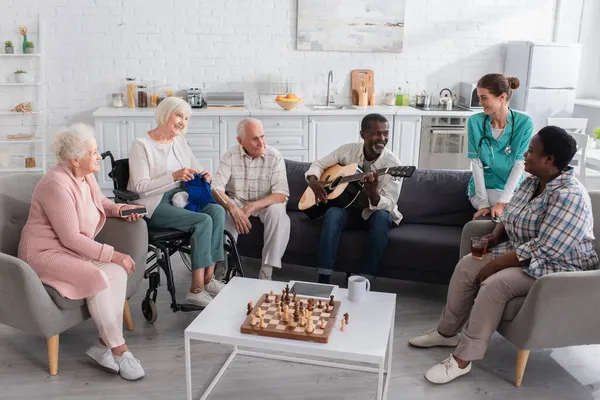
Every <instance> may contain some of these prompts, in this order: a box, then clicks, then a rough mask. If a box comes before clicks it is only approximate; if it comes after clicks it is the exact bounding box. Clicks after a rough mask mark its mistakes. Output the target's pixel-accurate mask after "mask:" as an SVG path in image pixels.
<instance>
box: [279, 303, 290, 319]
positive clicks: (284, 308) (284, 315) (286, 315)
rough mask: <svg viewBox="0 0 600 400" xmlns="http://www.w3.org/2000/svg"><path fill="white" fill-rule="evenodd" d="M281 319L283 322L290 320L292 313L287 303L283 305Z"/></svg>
mask: <svg viewBox="0 0 600 400" xmlns="http://www.w3.org/2000/svg"><path fill="white" fill-rule="evenodd" d="M281 320H282V321H283V322H290V313H289V311H288V306H287V304H284V305H283V316H282V317H281Z"/></svg>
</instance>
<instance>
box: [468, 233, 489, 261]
mask: <svg viewBox="0 0 600 400" xmlns="http://www.w3.org/2000/svg"><path fill="white" fill-rule="evenodd" d="M487 245H488V241H487V239H485V238H481V237H472V238H471V255H472V256H473V258H476V259H478V260H481V259H482V258H483V255H484V254H485V250H486V248H487Z"/></svg>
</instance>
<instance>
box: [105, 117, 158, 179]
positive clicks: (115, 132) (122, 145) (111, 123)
mask: <svg viewBox="0 0 600 400" xmlns="http://www.w3.org/2000/svg"><path fill="white" fill-rule="evenodd" d="M155 126H156V123H155V122H154V119H149V118H144V117H140V118H127V119H124V118H119V117H108V118H97V119H96V123H95V128H96V135H97V137H96V139H97V142H98V151H99V152H100V153H102V152H104V151H107V150H110V152H111V153H112V155H113V157H114V158H115V160H120V159H122V158H127V157H129V150H130V149H131V143H132V142H133V139H135V138H136V137H144V136H145V135H146V133H147V132H148V131H150V130H152V129H154V127H155ZM109 172H110V159H109V158H107V159H105V160H104V161H102V162H101V164H100V172H99V173H98V177H97V178H98V184H99V185H100V187H101V188H112V187H113V183H112V180H111V179H110V178H109V177H108V173H109Z"/></svg>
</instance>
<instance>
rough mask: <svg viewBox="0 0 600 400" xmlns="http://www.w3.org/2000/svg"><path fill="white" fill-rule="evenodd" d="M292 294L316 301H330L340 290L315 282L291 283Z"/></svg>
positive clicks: (335, 286)
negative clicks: (330, 297)
mask: <svg viewBox="0 0 600 400" xmlns="http://www.w3.org/2000/svg"><path fill="white" fill-rule="evenodd" d="M289 285H290V293H296V295H298V296H304V297H313V298H316V299H329V296H331V295H334V296H335V292H336V290H337V288H338V286H337V285H325V284H322V283H315V282H302V281H290V282H289Z"/></svg>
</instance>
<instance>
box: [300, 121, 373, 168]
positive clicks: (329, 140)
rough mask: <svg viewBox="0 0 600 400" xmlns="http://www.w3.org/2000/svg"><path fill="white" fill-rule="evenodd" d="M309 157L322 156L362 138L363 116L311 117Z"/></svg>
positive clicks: (316, 157) (313, 158)
mask: <svg viewBox="0 0 600 400" xmlns="http://www.w3.org/2000/svg"><path fill="white" fill-rule="evenodd" d="M309 120H310V122H309V128H308V132H309V139H308V141H309V145H308V148H309V158H310V161H311V162H312V161H314V160H316V159H319V158H322V157H323V156H326V155H327V154H329V153H331V152H332V151H333V150H335V149H337V148H338V147H340V146H341V145H343V144H346V143H352V142H357V141H359V140H360V121H361V120H362V116H317V117H310V118H309Z"/></svg>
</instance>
